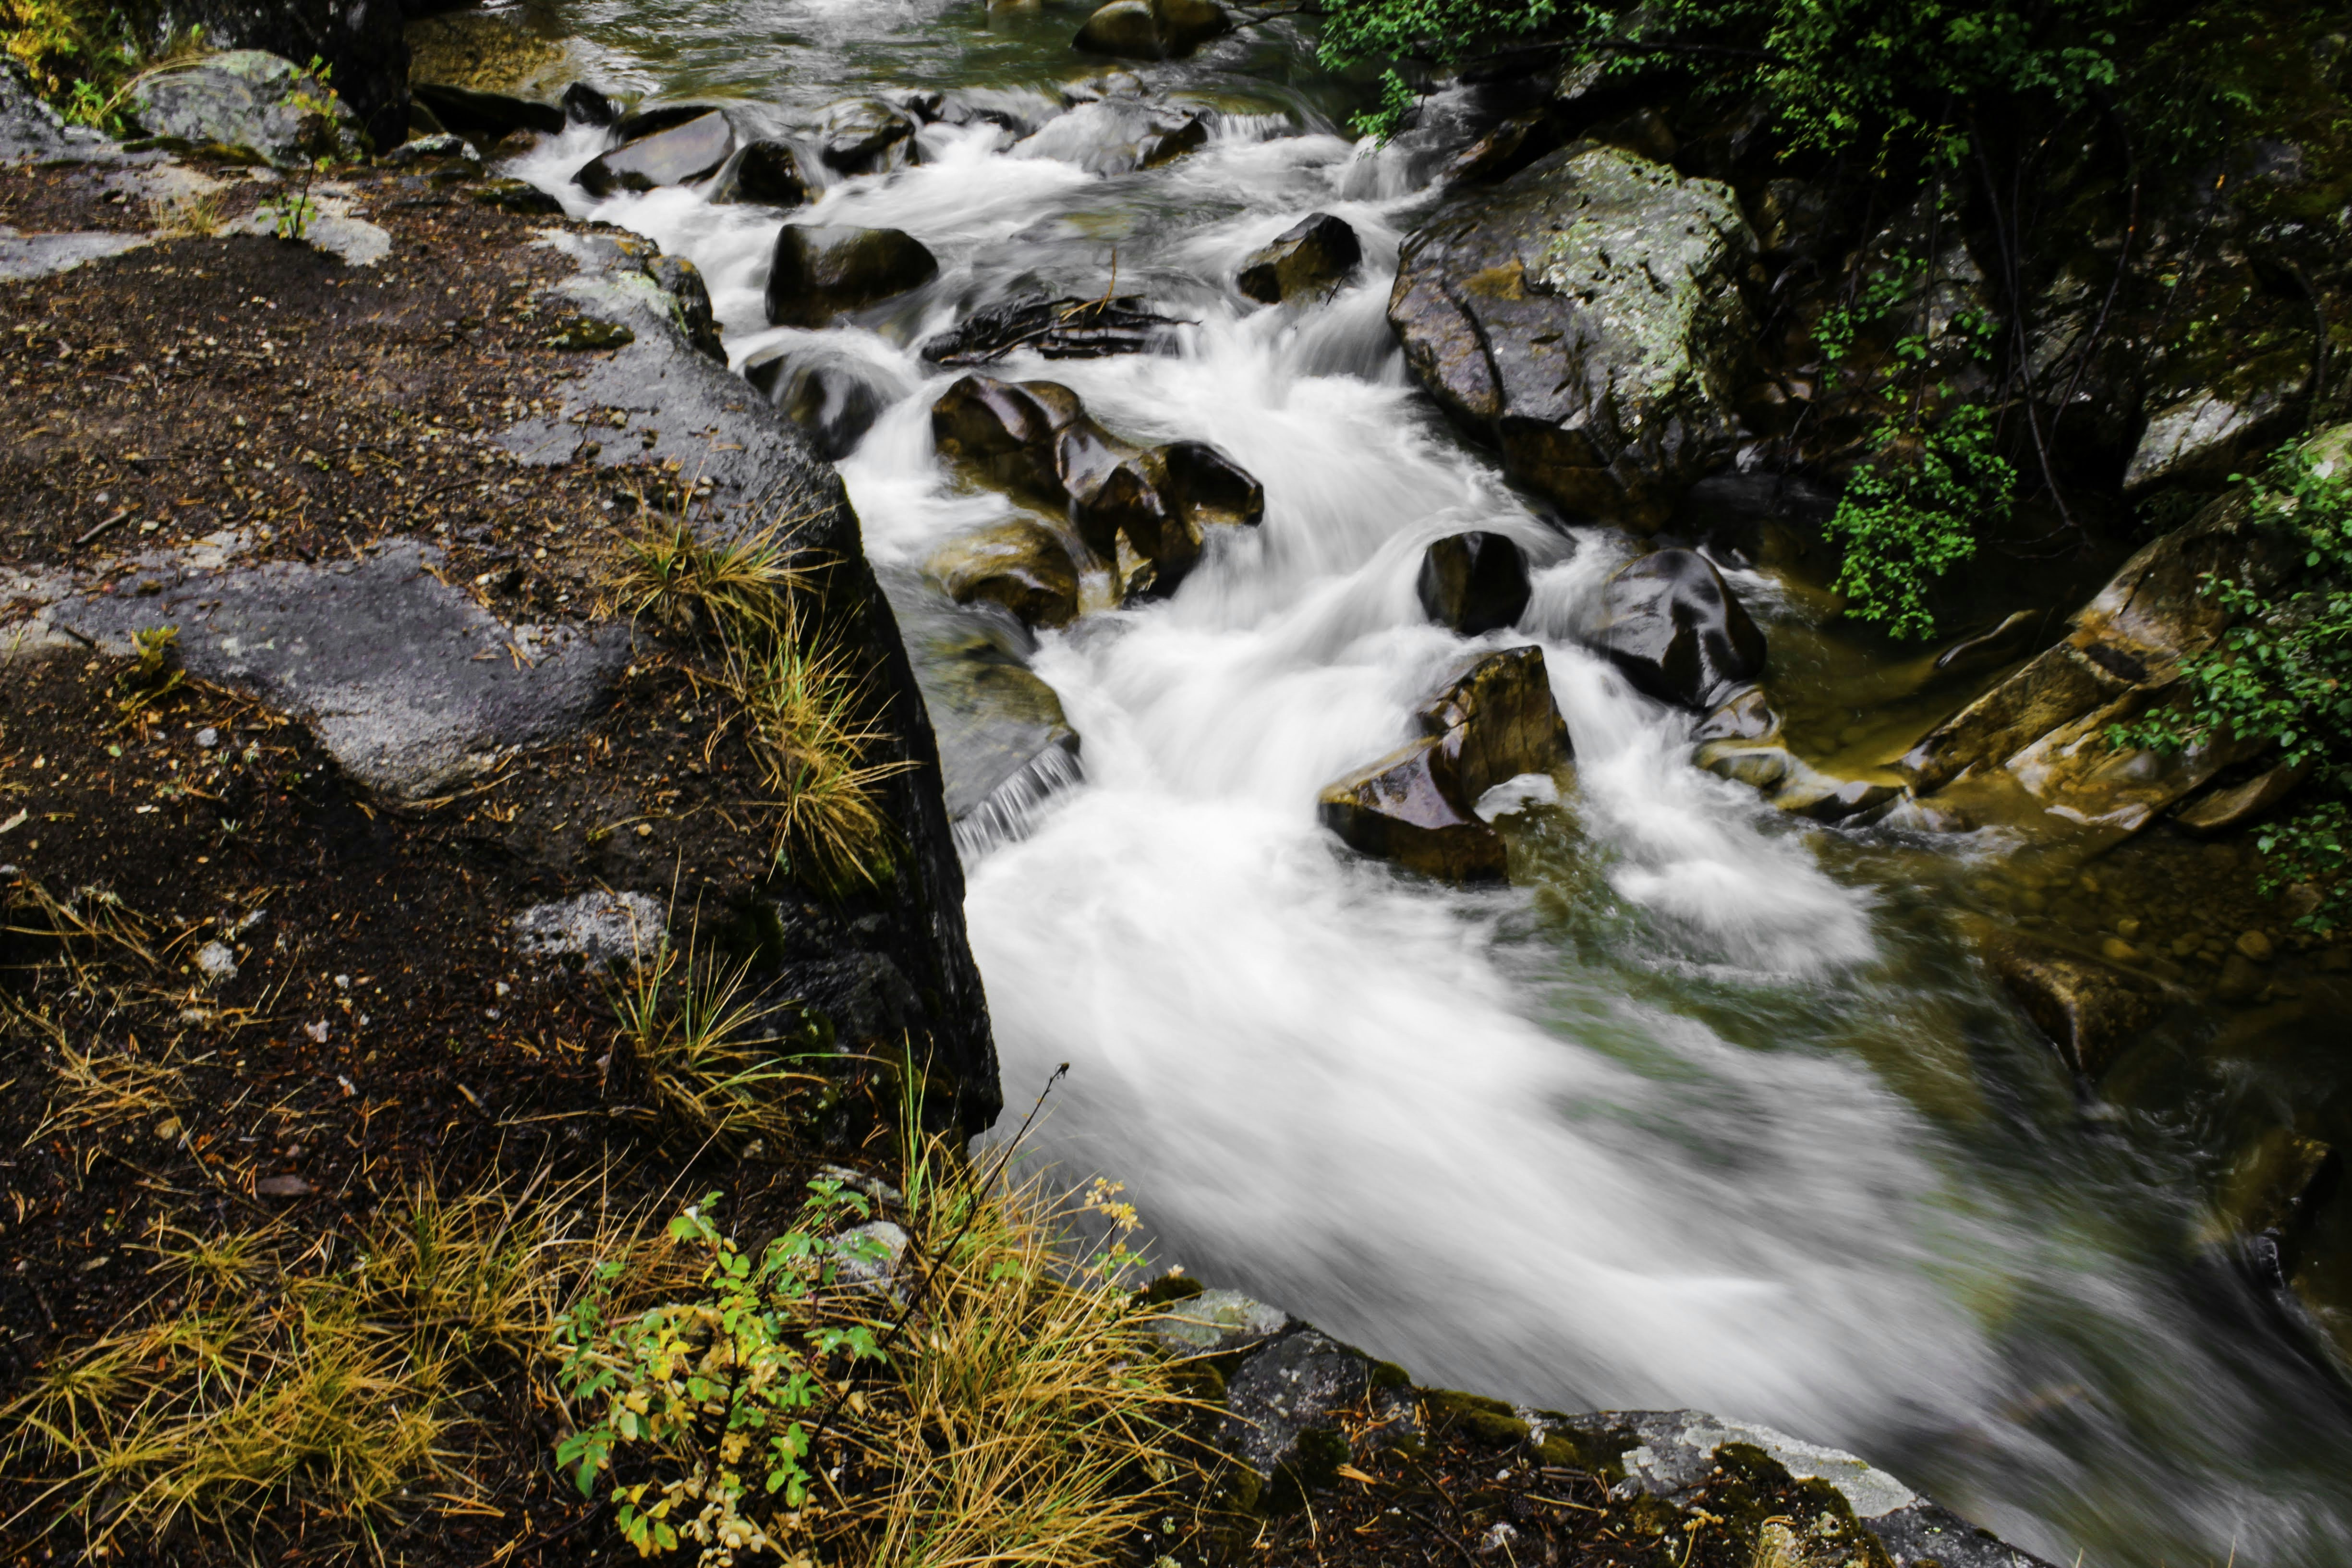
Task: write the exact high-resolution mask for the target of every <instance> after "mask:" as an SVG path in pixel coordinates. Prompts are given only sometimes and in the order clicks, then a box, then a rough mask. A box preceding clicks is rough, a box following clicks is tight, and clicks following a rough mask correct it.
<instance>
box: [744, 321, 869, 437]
mask: <svg viewBox="0 0 2352 1568" xmlns="http://www.w3.org/2000/svg"><path fill="white" fill-rule="evenodd" d="M743 379H744V380H746V381H748V382H750V383H751V384H752V385H753V386H755V387H757V388H759V389H760V392H761V395H764V396H765V397H766V398H767V400H768V401H769V402H770V403H772V404H773V405H775V406H776V408H777V409H778V411H779V412H781V413H782V415H783V416H784V417H785V418H787V419H789V420H791V421H792V422H793V424H794V425H795V426H799V427H800V430H801V433H802V434H803V435H804V436H806V437H808V438H809V444H810V445H811V446H813V447H815V448H816V450H817V455H818V456H819V457H822V458H824V459H825V460H826V461H827V462H838V461H839V460H840V459H842V458H845V457H847V456H848V455H849V454H850V453H851V452H852V451H854V450H856V447H857V443H858V442H859V441H861V440H863V439H865V437H866V431H868V430H870V429H872V428H873V427H874V421H875V420H876V419H877V418H879V417H880V416H881V414H882V411H883V410H884V409H885V408H887V407H888V406H889V405H890V404H891V403H892V402H893V401H894V400H895V399H896V398H897V396H898V388H897V387H896V386H894V385H893V384H891V383H890V381H889V379H888V377H887V376H886V375H885V374H883V373H882V371H881V370H880V369H879V368H878V367H877V366H876V365H874V364H873V363H871V362H869V361H866V360H864V359H860V358H858V357H856V355H852V354H845V353H831V352H827V351H824V350H819V349H810V348H804V347H803V348H795V347H792V346H786V347H783V348H777V349H770V350H768V351H766V352H765V353H762V354H761V355H760V356H759V357H758V358H755V359H752V360H751V361H748V362H746V363H745V364H744V366H743Z"/></svg>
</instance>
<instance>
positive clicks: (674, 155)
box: [572, 110, 735, 196]
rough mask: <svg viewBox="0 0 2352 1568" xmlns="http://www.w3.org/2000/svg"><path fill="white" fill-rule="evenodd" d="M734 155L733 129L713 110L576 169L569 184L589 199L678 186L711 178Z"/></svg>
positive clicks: (616, 149)
mask: <svg viewBox="0 0 2352 1568" xmlns="http://www.w3.org/2000/svg"><path fill="white" fill-rule="evenodd" d="M734 151H735V129H734V127H733V126H731V125H730V124H729V123H728V122H727V117H726V116H725V115H723V114H721V113H719V111H718V110H706V111H705V112H703V113H700V114H698V115H696V116H695V117H694V118H693V119H691V120H689V121H686V122H685V123H684V124H682V125H674V126H671V127H669V128H668V129H667V130H661V131H656V132H652V133H651V134H649V135H646V136H640V137H638V138H637V139H636V140H635V141H633V142H624V143H623V144H622V145H620V146H618V147H615V148H614V149H613V150H612V151H611V152H609V153H599V154H597V155H596V156H595V157H593V158H591V159H589V160H588V162H587V163H583V164H582V165H581V167H580V172H579V173H578V174H574V175H572V183H573V184H576V185H578V186H580V188H581V189H583V190H584V191H586V192H587V193H588V194H589V195H592V196H609V195H612V194H613V193H614V191H650V190H652V189H654V188H655V187H656V186H658V185H683V184H687V183H688V182H689V181H693V180H699V179H701V178H702V177H703V176H705V175H706V174H715V173H716V172H717V171H718V170H719V168H720V166H722V165H723V164H724V163H726V162H727V159H728V156H729V154H730V153H733V152H734Z"/></svg>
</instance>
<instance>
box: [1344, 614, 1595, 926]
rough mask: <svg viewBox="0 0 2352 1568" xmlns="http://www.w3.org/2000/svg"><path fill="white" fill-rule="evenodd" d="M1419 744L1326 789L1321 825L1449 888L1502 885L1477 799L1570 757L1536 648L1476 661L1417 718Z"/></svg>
mask: <svg viewBox="0 0 2352 1568" xmlns="http://www.w3.org/2000/svg"><path fill="white" fill-rule="evenodd" d="M1417 718H1418V720H1419V721H1420V724H1421V728H1422V731H1423V734H1422V738H1421V739H1419V740H1416V741H1414V742H1412V743H1410V744H1409V745H1406V746H1404V747H1403V748H1402V749H1400V750H1398V751H1396V752H1391V753H1390V754H1389V755H1388V756H1385V757H1382V758H1381V760H1380V761H1379V762H1376V763H1372V764H1371V765H1370V767H1368V768H1366V769H1364V770H1363V771H1362V772H1360V773H1354V774H1351V775H1350V776H1349V777H1347V778H1344V779H1341V780H1340V781H1339V783H1337V784H1332V785H1331V786H1330V787H1329V788H1328V789H1326V790H1325V791H1324V792H1323V794H1322V796H1321V799H1320V802H1319V804H1318V811H1319V814H1320V816H1321V817H1322V821H1323V825H1324V826H1327V827H1328V828H1330V829H1331V831H1332V832H1334V833H1336V834H1338V835H1339V837H1340V839H1341V840H1342V841H1343V842H1345V843H1346V844H1348V845H1349V847H1351V848H1355V849H1358V850H1360V851H1362V852H1363V853H1364V854H1367V855H1370V856H1373V857H1375V858H1380V859H1383V860H1392V861H1395V862H1396V863H1397V864H1398V865H1401V866H1402V867H1404V868H1406V869H1407V870H1411V871H1418V872H1420V873H1421V874H1423V876H1428V877H1435V878H1437V879H1440V880H1443V881H1448V882H1456V883H1472V882H1490V881H1499V880H1501V879H1503V877H1504V876H1505V875H1506V874H1507V870H1508V863H1507V855H1506V852H1505V849H1504V845H1503V840H1502V837H1501V835H1499V834H1497V833H1496V831H1495V829H1494V828H1493V827H1491V826H1488V825H1487V824H1486V822H1484V821H1482V820H1481V819H1480V818H1479V817H1478V816H1477V809H1476V808H1477V805H1478V801H1479V798H1480V797H1481V796H1483V795H1485V794H1486V792H1487V791H1488V790H1490V789H1492V788H1494V787H1495V786H1496V784H1502V783H1504V782H1505V781H1507V780H1509V779H1513V778H1517V776H1519V775H1520V774H1522V773H1551V772H1553V771H1555V770H1557V769H1558V768H1559V767H1560V766H1561V765H1562V764H1564V763H1566V762H1567V761H1568V759H1569V744H1568V726H1567V724H1566V723H1565V722H1563V721H1562V720H1561V719H1560V716H1559V708H1558V706H1557V705H1556V704H1555V703H1554V702H1553V700H1552V695H1551V683H1550V680H1549V678H1548V676H1547V675H1546V673H1545V670H1544V661H1543V650H1542V649H1541V648H1539V647H1517V648H1509V649H1507V650H1505V651H1504V652H1501V653H1496V654H1489V655H1487V656H1486V657H1485V658H1480V659H1478V660H1477V661H1475V663H1473V664H1472V665H1471V666H1470V667H1469V668H1467V669H1465V671H1463V672H1462V673H1461V674H1460V675H1459V676H1457V677H1456V678H1455V679H1454V680H1453V681H1451V682H1449V683H1448V684H1447V686H1446V688H1445V689H1444V690H1443V691H1441V692H1440V693H1439V694H1438V695H1437V696H1436V697H1435V698H1434V699H1433V700H1431V701H1430V702H1428V703H1427V704H1425V705H1424V706H1423V708H1422V710H1421V711H1420V713H1419V714H1418V715H1417Z"/></svg>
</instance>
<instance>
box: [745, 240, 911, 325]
mask: <svg viewBox="0 0 2352 1568" xmlns="http://www.w3.org/2000/svg"><path fill="white" fill-rule="evenodd" d="M939 271H940V263H939V258H937V257H935V256H933V255H932V254H931V253H930V252H929V250H928V249H926V248H925V247H924V246H923V243H922V242H921V241H920V240H919V239H917V238H916V237H914V236H913V235H911V234H908V233H907V232H906V231H905V230H903V229H896V228H851V227H849V226H845V225H842V224H786V225H785V226H783V228H782V231H781V232H780V233H778V234H777V236H776V249H775V255H774V258H773V259H772V261H771V262H770V263H769V267H768V296H767V302H768V320H770V321H773V322H774V323H775V324H776V325H778V326H780V327H821V326H824V324H825V323H826V322H828V321H832V320H833V319H834V318H835V317H836V316H841V315H845V314H847V313H848V312H849V311H852V310H863V309H864V308H866V306H868V305H874V304H878V303H880V302H881V301H882V300H888V299H891V298H893V297H895V296H897V295H899V294H904V293H906V292H907V291H908V290H909V289H919V288H921V287H922V286H923V285H924V284H926V283H928V282H929V281H930V280H931V279H934V278H936V277H938V276H939Z"/></svg>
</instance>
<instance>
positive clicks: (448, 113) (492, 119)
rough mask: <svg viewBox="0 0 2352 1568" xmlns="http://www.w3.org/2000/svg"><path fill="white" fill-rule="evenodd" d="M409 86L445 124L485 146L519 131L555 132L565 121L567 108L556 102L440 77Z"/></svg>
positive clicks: (560, 128)
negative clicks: (485, 89)
mask: <svg viewBox="0 0 2352 1568" xmlns="http://www.w3.org/2000/svg"><path fill="white" fill-rule="evenodd" d="M408 90H409V93H410V95H411V96H412V97H413V98H414V99H415V101H416V102H418V103H421V104H423V105H424V106H425V108H427V109H429V110H432V111H433V118H434V119H436V120H437V121H440V122H441V123H442V125H443V126H444V127H445V128H446V129H448V130H450V131H454V132H457V134H458V135H460V136H467V137H471V138H473V139H474V140H475V141H476V142H478V143H479V144H480V145H482V146H488V145H489V144H490V143H491V142H497V141H500V140H503V139H504V138H506V137H508V136H511V135H513V134H514V133H515V132H518V131H532V132H540V133H541V134H542V135H548V136H552V135H554V134H556V133H557V132H560V131H562V129H563V127H564V123H565V116H564V112H563V110H561V109H558V108H556V107H555V106H554V105H553V104H550V103H534V102H532V101H531V100H529V99H527V98H510V97H509V96H508V95H507V94H505V93H503V92H482V91H479V90H478V89H474V88H470V87H451V86H448V85H446V84H445V83H442V82H437V81H420V82H416V83H414V84H412V85H411V86H410V88H409V89H408Z"/></svg>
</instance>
